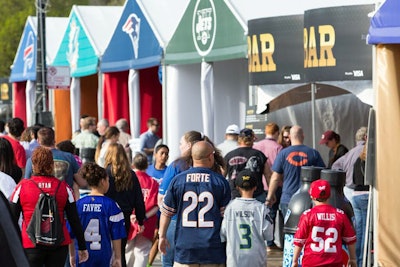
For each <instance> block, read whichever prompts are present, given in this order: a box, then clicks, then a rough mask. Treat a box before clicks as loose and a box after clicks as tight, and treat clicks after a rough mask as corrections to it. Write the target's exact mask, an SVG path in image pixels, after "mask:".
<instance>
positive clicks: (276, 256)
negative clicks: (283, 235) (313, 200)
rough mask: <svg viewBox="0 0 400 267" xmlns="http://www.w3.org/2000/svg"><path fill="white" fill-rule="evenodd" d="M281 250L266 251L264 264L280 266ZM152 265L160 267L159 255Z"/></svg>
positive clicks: (273, 266)
mask: <svg viewBox="0 0 400 267" xmlns="http://www.w3.org/2000/svg"><path fill="white" fill-rule="evenodd" d="M282 260H283V252H282V250H280V249H273V250H272V251H268V253H267V262H266V265H265V266H268V267H282ZM152 266H153V267H161V266H162V264H161V256H160V253H158V254H157V257H156V259H155V260H154V262H153V265H152Z"/></svg>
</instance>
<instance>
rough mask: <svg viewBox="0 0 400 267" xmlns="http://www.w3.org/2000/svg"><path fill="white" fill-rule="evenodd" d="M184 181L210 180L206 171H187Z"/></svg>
mask: <svg viewBox="0 0 400 267" xmlns="http://www.w3.org/2000/svg"><path fill="white" fill-rule="evenodd" d="M186 182H191V183H202V182H203V183H208V182H210V174H208V173H188V174H187V175H186Z"/></svg>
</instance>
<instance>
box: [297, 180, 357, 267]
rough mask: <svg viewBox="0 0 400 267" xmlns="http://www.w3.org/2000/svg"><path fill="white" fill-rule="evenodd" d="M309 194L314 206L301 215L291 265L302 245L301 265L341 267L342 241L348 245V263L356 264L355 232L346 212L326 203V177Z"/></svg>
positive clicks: (329, 191) (298, 254)
mask: <svg viewBox="0 0 400 267" xmlns="http://www.w3.org/2000/svg"><path fill="white" fill-rule="evenodd" d="M309 193H310V196H311V199H312V200H313V203H314V207H313V208H312V209H309V210H306V211H305V212H304V213H303V215H302V216H301V217H300V220H299V224H298V229H297V232H296V234H295V235H294V254H293V265H292V266H293V267H297V266H298V259H299V256H300V253H301V250H302V248H303V247H304V255H303V261H302V266H303V267H310V266H313V267H316V266H330V267H342V266H343V264H344V263H343V258H342V253H343V252H342V241H343V242H344V243H346V244H347V245H348V248H349V252H350V261H349V263H348V266H350V267H356V266H357V262H356V251H355V243H356V234H355V231H354V229H353V226H352V224H351V223H350V221H349V219H348V218H347V216H346V215H345V213H344V212H343V211H342V210H340V209H337V208H335V207H333V206H331V205H329V204H328V203H327V201H328V199H329V197H330V195H331V187H330V185H329V183H328V182H327V181H325V180H316V181H314V182H313V183H312V184H311V187H310V191H309Z"/></svg>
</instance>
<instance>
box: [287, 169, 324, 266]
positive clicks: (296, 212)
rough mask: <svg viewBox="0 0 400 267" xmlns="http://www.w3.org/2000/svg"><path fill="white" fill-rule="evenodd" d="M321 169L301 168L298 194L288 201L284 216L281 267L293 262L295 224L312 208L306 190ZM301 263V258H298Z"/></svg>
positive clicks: (317, 177)
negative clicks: (283, 242)
mask: <svg viewBox="0 0 400 267" xmlns="http://www.w3.org/2000/svg"><path fill="white" fill-rule="evenodd" d="M322 170H323V168H320V167H313V166H303V167H301V174H300V176H301V177H300V179H301V185H300V189H299V191H298V192H296V193H295V194H294V195H293V196H292V198H291V199H290V202H289V205H288V211H287V213H286V214H285V220H284V227H283V232H284V233H285V244H284V247H283V266H284V267H290V266H292V260H293V249H294V246H293V237H294V234H295V233H296V230H297V224H298V223H299V219H300V216H301V214H303V212H304V211H306V210H308V209H310V208H311V207H312V201H311V198H310V195H309V193H308V190H309V189H310V185H311V183H312V182H313V181H315V180H318V179H319V178H320V174H321V171H322ZM299 261H300V262H301V256H300V258H299Z"/></svg>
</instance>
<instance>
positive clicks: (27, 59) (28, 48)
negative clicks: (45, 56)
mask: <svg viewBox="0 0 400 267" xmlns="http://www.w3.org/2000/svg"><path fill="white" fill-rule="evenodd" d="M34 52H35V38H34V37H33V32H32V31H30V32H29V34H28V38H27V39H26V43H25V48H24V57H23V60H24V73H23V75H24V76H26V74H27V72H28V70H29V69H31V68H32V66H33V60H34Z"/></svg>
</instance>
